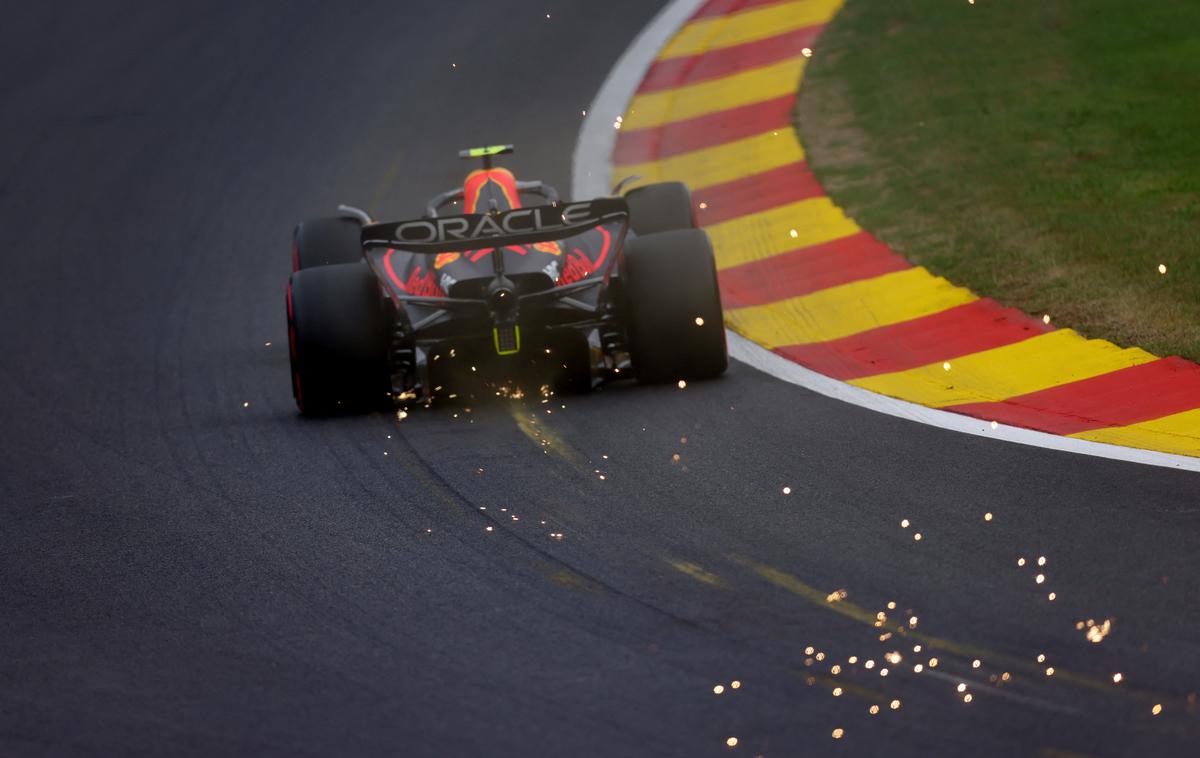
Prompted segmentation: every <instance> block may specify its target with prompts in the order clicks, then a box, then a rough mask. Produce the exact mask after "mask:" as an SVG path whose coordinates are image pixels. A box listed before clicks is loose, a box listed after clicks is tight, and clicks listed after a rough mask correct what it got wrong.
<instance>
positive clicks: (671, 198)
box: [625, 182, 696, 236]
mask: <svg viewBox="0 0 1200 758" xmlns="http://www.w3.org/2000/svg"><path fill="white" fill-rule="evenodd" d="M625 202H626V204H628V205H629V227H630V228H631V229H633V233H634V234H636V235H638V236H642V235H646V234H658V233H659V232H671V231H676V230H678V229H694V228H696V217H695V213H694V211H693V210H692V192H691V190H689V189H688V188H687V185H686V184H684V183H683V182H659V183H658V184H647V185H645V186H644V187H637V188H635V189H631V190H629V192H626V193H625Z"/></svg>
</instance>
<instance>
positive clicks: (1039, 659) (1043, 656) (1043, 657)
mask: <svg viewBox="0 0 1200 758" xmlns="http://www.w3.org/2000/svg"><path fill="white" fill-rule="evenodd" d="M1037 662H1038V663H1045V662H1046V654H1045V653H1038V657H1037Z"/></svg>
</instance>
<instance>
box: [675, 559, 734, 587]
mask: <svg viewBox="0 0 1200 758" xmlns="http://www.w3.org/2000/svg"><path fill="white" fill-rule="evenodd" d="M664 560H665V561H666V562H667V565H668V566H670V567H671V568H673V569H675V570H676V571H679V572H681V573H683V574H686V575H688V576H690V577H691V578H693V579H695V580H696V581H698V582H703V583H704V584H707V585H709V586H710V587H717V588H719V589H723V590H727V589H729V583H728V582H726V581H725V580H724V579H722V578H721V577H719V576H717V575H716V574H714V573H712V572H711V571H707V570H705V569H704V568H703V567H702V566H698V565H696V564H695V563H689V562H688V561H676V560H672V559H670V558H665V559H664Z"/></svg>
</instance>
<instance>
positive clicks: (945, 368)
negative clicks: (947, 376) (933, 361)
mask: <svg viewBox="0 0 1200 758" xmlns="http://www.w3.org/2000/svg"><path fill="white" fill-rule="evenodd" d="M942 370H943V371H949V370H950V361H946V362H944V363H942Z"/></svg>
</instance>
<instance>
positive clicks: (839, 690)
mask: <svg viewBox="0 0 1200 758" xmlns="http://www.w3.org/2000/svg"><path fill="white" fill-rule="evenodd" d="M833 696H834V697H841V696H842V688H841V687H834V688H833Z"/></svg>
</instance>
